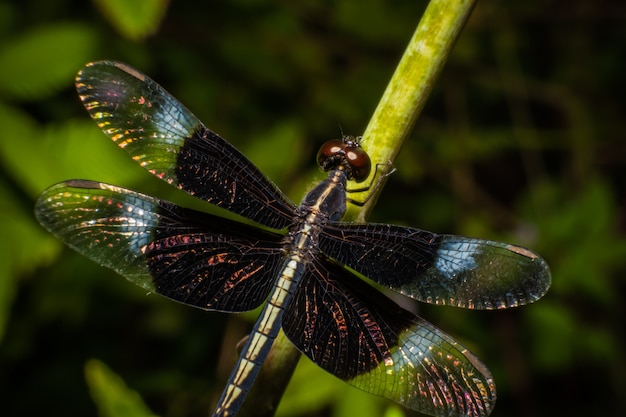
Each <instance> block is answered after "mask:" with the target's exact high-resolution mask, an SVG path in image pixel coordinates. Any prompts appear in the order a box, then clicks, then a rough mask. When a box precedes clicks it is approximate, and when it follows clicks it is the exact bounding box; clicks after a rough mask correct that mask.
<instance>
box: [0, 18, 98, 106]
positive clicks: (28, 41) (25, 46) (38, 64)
mask: <svg viewBox="0 0 626 417" xmlns="http://www.w3.org/2000/svg"><path fill="white" fill-rule="evenodd" d="M95 37H96V34H95V33H94V31H93V30H92V29H91V28H89V26H87V25H85V24H81V23H67V22H65V23H51V24H47V25H42V26H38V27H34V28H32V29H30V30H27V31H26V32H24V33H20V34H19V35H17V36H15V37H14V38H12V39H5V43H4V44H3V45H2V47H0V62H2V65H0V94H2V95H3V96H4V97H9V98H15V99H21V100H25V99H37V100H39V99H41V98H42V97H45V96H47V95H50V94H52V93H54V92H57V91H59V90H60V89H61V88H62V87H65V86H66V85H67V81H68V79H70V78H71V77H73V75H74V74H75V72H76V68H77V67H80V66H82V65H83V64H84V63H85V61H86V60H87V57H88V56H89V54H90V51H92V50H93V49H94V47H95ZM43 68H45V71H42V69H43Z"/></svg>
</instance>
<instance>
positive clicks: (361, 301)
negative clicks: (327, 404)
mask: <svg viewBox="0 0 626 417" xmlns="http://www.w3.org/2000/svg"><path fill="white" fill-rule="evenodd" d="M283 329H284V331H285V334H286V335H287V337H288V338H289V339H290V340H291V341H292V342H293V343H294V345H295V346H296V347H297V348H298V349H300V350H301V351H302V352H303V353H304V354H305V355H306V356H308V357H309V358H310V359H311V360H312V361H313V362H315V363H316V364H317V365H319V366H320V367H322V368H323V369H325V370H326V371H328V372H330V373H332V374H333V375H335V376H337V377H339V378H341V379H342V380H344V381H346V382H348V383H349V384H351V385H354V386H355V387H357V388H360V389H362V390H364V391H367V392H370V393H372V394H376V395H380V396H383V397H386V398H388V399H391V400H393V401H396V402H397V403H399V404H402V405H403V406H405V407H408V408H411V409H414V410H418V411H420V412H422V413H426V414H430V415H435V416H485V415H488V414H489V412H490V411H491V409H492V408H493V405H494V403H495V398H496V392H495V385H494V382H493V379H492V377H491V374H490V373H489V370H488V369H487V368H486V367H485V365H483V364H482V363H481V362H480V360H479V359H478V358H477V357H476V356H474V355H473V354H472V353H471V352H469V351H468V350H467V349H466V348H464V347H463V346H461V345H460V344H459V343H458V342H456V341H455V340H454V339H453V338H451V337H450V336H448V335H446V334H445V333H443V332H442V331H441V330H439V329H437V328H436V327H434V326H433V325H431V324H430V323H428V322H426V321H425V320H424V319H422V318H420V317H417V316H415V315H413V314H412V313H410V312H408V311H406V310H404V309H402V308H400V307H399V306H398V305H397V304H395V303H394V302H393V301H391V300H390V299H389V298H387V297H385V296H383V295H382V294H381V293H379V292H377V291H376V290H375V289H373V288H372V287H371V286H369V285H367V284H366V283H365V282H364V281H363V280H361V279H360V278H358V277H356V276H355V275H354V274H352V273H351V272H349V271H348V270H346V269H345V268H344V267H343V266H342V265H339V264H337V263H335V262H334V261H332V260H330V259H318V260H315V261H314V262H313V263H312V265H311V267H310V270H309V272H308V273H307V274H306V275H305V276H304V277H303V279H302V282H301V283H300V285H299V286H298V288H297V289H296V290H295V294H294V297H293V299H292V300H291V302H290V304H289V305H288V306H287V309H286V311H285V314H284V316H283Z"/></svg>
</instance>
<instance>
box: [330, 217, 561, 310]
mask: <svg viewBox="0 0 626 417" xmlns="http://www.w3.org/2000/svg"><path fill="white" fill-rule="evenodd" d="M319 248H320V250H321V251H322V252H324V253H325V254H327V255H328V256H330V257H331V258H334V259H336V260H337V261H339V262H341V263H344V264H346V265H347V266H349V267H350V268H352V269H354V270H355V271H357V272H359V273H361V274H363V275H364V276H366V277H368V278H370V279H371V280H373V281H376V282H378V283H379V284H381V285H383V286H385V287H388V288H390V289H392V290H394V291H398V292H400V293H401V294H404V295H406V296H408V297H411V298H414V299H416V300H419V301H422V302H426V303H433V304H446V305H453V306H457V307H465V308H472V309H493V308H507V307H515V306H518V305H522V304H527V303H531V302H533V301H535V300H537V299H539V298H540V297H541V296H543V295H544V294H545V293H546V291H547V290H548V288H549V287H550V270H549V268H548V265H547V264H546V263H545V261H544V260H543V259H541V258H540V257H539V256H538V255H537V254H535V253H533V252H531V251H529V250H528V249H524V248H522V247H519V246H515V245H509V244H506V243H498V242H491V241H487V240H478V239H470V238H464V237H460V236H453V235H436V234H434V233H430V232H426V231H423V230H419V229H414V228H410V227H401V226H393V225H386V224H354V223H332V224H329V225H327V226H326V227H324V230H323V231H322V233H321V235H320V239H319Z"/></svg>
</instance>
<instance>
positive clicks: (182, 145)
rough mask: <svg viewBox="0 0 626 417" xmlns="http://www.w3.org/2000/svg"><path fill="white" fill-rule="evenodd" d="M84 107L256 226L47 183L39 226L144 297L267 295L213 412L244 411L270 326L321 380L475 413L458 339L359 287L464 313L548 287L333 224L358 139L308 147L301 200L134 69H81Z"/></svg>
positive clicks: (199, 192) (503, 248)
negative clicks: (319, 174) (308, 172)
mask: <svg viewBox="0 0 626 417" xmlns="http://www.w3.org/2000/svg"><path fill="white" fill-rule="evenodd" d="M76 86H77V89H78V93H79V95H80V98H81V100H82V102H83V104H84V105H85V107H86V109H87V111H88V112H89V114H90V115H91V117H92V118H93V119H94V120H95V121H96V123H97V124H98V126H99V127H100V128H101V129H102V131H103V132H104V133H105V134H106V135H107V136H109V137H110V138H111V139H112V140H113V141H114V142H115V143H116V144H117V145H118V146H119V147H120V148H122V149H124V150H125V151H126V152H128V154H129V155H130V156H131V157H132V158H133V159H134V160H135V161H136V162H137V163H138V164H139V165H141V166H142V167H144V168H145V169H146V170H148V171H149V172H150V173H152V174H153V175H155V176H157V177H159V178H160V179H162V180H164V181H166V182H167V183H169V184H172V185H174V186H176V187H178V188H180V189H182V190H184V191H186V192H187V193H189V194H191V195H193V196H195V197H197V198H199V199H202V200H204V201H208V202H209V203H212V204H214V205H216V206H219V207H222V208H224V209H227V210H230V211H231V212H233V213H236V214H238V215H240V216H243V217H245V218H247V219H249V220H250V221H251V222H253V223H255V224H257V226H254V225H251V224H247V223H244V222H238V221H234V220H230V219H227V218H223V217H219V216H215V215H212V214H208V213H205V212H201V211H196V210H193V209H189V208H183V207H180V206H178V205H175V204H173V203H171V202H168V201H163V200H158V199H156V198H153V197H150V196H148V195H143V194H140V193H137V192H134V191H130V190H126V189H123V188H119V187H116V186H114V185H108V184H103V183H100V182H94V181H88V180H70V181H65V182H63V183H60V184H57V185H54V186H52V187H50V188H49V189H47V190H46V191H45V192H44V193H43V194H42V195H41V196H40V197H39V199H38V201H37V203H36V208H35V212H36V216H37V218H38V220H39V221H40V222H41V224H42V225H43V226H44V227H46V228H47V229H48V230H49V231H51V232H52V233H53V234H55V235H56V236H58V237H59V238H60V239H61V240H63V241H64V242H65V243H66V244H67V245H69V246H70V247H72V248H73V249H75V250H77V251H78V252H80V253H82V254H83V255H85V256H87V257H89V258H91V259H93V260H95V261H96V262H98V263H99V264H101V265H104V266H106V267H109V268H111V269H113V270H115V271H117V272H118V273H120V274H121V275H123V276H125V277H126V278H127V279H129V280H130V281H132V282H134V283H135V284H138V285H140V286H141V287H143V288H145V289H147V290H148V291H150V292H154V293H157V294H161V295H163V296H166V297H168V298H171V299H173V300H175V301H179V302H181V303H185V304H188V305H191V306H194V307H199V308H202V309H205V310H216V311H227V312H241V311H248V310H251V309H254V308H256V307H258V306H260V305H261V304H262V303H263V302H264V301H266V300H267V303H266V304H265V306H264V308H263V310H262V312H261V314H260V317H259V319H258V321H257V323H256V325H255V326H254V329H253V330H252V333H251V335H250V337H249V338H248V340H247V343H246V345H245V347H244V349H243V351H242V353H241V356H240V358H239V361H238V363H237V365H236V367H235V369H234V370H233V372H232V374H231V376H230V379H229V381H228V384H227V386H226V388H225V390H224V392H223V394H222V397H221V398H220V400H219V402H218V404H217V408H216V409H215V411H214V416H234V415H235V414H237V411H238V410H239V408H240V407H241V405H242V403H243V401H244V399H245V396H246V393H247V392H248V391H249V389H250V387H251V385H252V383H253V381H254V379H255V377H256V376H257V374H258V371H259V368H260V366H261V364H262V363H263V360H264V358H265V356H266V355H267V352H268V350H269V348H270V347H271V345H272V343H273V341H274V339H275V338H276V336H277V334H278V331H279V329H280V327H281V326H282V329H283V330H284V332H285V334H286V335H287V337H288V338H289V340H290V341H291V342H292V343H293V344H294V345H295V346H296V347H297V348H298V349H299V350H300V351H301V352H302V353H304V354H305V355H306V356H308V357H309V358H310V359H311V360H312V361H313V362H315V363H316V364H317V365H318V366H320V367H321V368H323V369H324V370H326V371H328V372H330V373H331V374H333V375H335V376H337V377H338V378H341V379H342V380H344V381H346V382H347V383H349V384H351V385H354V386H356V387H358V388H360V389H362V390H365V391H367V392H370V393H373V394H377V395H381V396H384V397H386V398H389V399H391V400H393V401H396V402H398V403H399V404H401V405H403V406H405V407H408V408H410V409H414V410H418V411H420V412H423V413H426V414H431V415H436V416H485V415H488V414H489V413H490V412H491V410H492V409H493V406H494V403H495V399H496V391H495V385H494V381H493V378H492V376H491V374H490V372H489V370H488V369H487V367H486V366H485V365H484V364H482V363H481V362H480V360H479V359H478V358H477V357H476V356H474V355H473V354H472V353H470V352H469V351H468V350H467V349H466V348H465V347H463V346H461V345H460V344H459V343H458V342H457V341H455V340H454V339H453V338H452V337H450V336H448V335H447V334H445V333H443V332H442V331H441V330H439V329H437V328H436V327H434V326H433V325H432V324H430V323H428V322H426V321H425V320H424V319H422V318H420V317H417V316H415V315H414V314H412V313H410V312H408V311H406V310H404V309H402V308H400V307H399V306H398V305H397V304H395V303H394V302H393V301H391V300H390V299H389V298H387V297H385V296H384V295H382V294H381V293H379V292H378V291H377V290H376V289H374V288H373V287H371V286H370V285H368V284H367V283H366V282H365V281H363V280H362V279H361V276H364V277H367V278H369V279H371V280H373V281H375V282H377V283H378V284H380V285H382V286H384V287H387V288H390V289H392V290H394V291H397V292H399V293H401V294H403V295H405V296H407V297H411V298H414V299H416V300H419V301H422V302H426V303H433V304H440V305H452V306H457V307H464V308H470V309H500V308H508V307H515V306H519V305H522V304H527V303H531V302H533V301H535V300H537V299H538V298H540V297H541V296H543V294H545V292H546V291H547V289H548V287H549V286H550V272H549V269H548V266H547V265H546V263H545V262H544V261H543V259H541V258H540V257H539V256H538V255H536V254H535V253H533V252H531V251H530V250H528V249H524V248H522V247H519V246H515V245H510V244H506V243H497V242H492V241H487V240H478V239H470V238H465V237H459V236H452V235H437V234H434V233H430V232H427V231H424V230H420V229H415V228H411V227H403V226H393V225H388V224H359V223H349V222H342V221H341V218H342V217H343V215H344V213H345V210H346V203H347V202H349V201H351V200H350V199H349V198H347V194H346V193H348V192H350V190H349V189H347V188H346V184H347V182H348V181H351V180H353V181H356V182H357V183H358V182H361V183H363V182H364V180H365V179H366V178H367V177H368V176H369V175H370V170H371V162H370V160H369V157H368V155H367V154H366V153H365V151H364V150H363V149H362V148H361V147H360V146H359V143H358V141H356V140H354V139H352V138H349V137H345V138H343V139H342V140H334V141H329V142H327V143H326V144H324V145H323V146H322V148H321V150H320V151H319V153H318V157H317V159H318V163H319V164H320V166H321V168H322V169H323V170H325V171H328V177H327V178H326V179H325V180H324V181H322V182H321V183H319V184H318V185H316V186H315V187H314V188H312V189H311V191H309V192H308V193H307V195H306V196H305V197H304V200H303V201H302V203H301V204H300V205H299V206H296V205H295V204H294V203H292V202H291V201H290V200H289V199H288V198H287V197H286V196H285V195H284V194H283V193H282V192H281V191H280V190H279V189H278V188H277V187H276V186H275V185H274V184H273V183H272V182H271V181H270V180H269V179H268V178H267V177H265V175H263V173H261V172H260V171H259V169H258V168H256V167H255V166H254V165H253V164H252V163H251V162H250V161H248V159H246V158H245V157H244V156H243V155H242V154H241V153H240V152H239V151H237V150H236V149H235V148H234V147H233V146H232V145H230V144H229V143H228V142H226V141H225V140H224V139H222V138H221V137H219V136H218V135H217V134H215V133H214V132H212V131H211V130H209V129H207V128H206V127H205V126H204V125H203V124H202V123H201V122H200V120H198V119H197V118H196V117H195V116H194V115H193V114H192V113H191V112H190V111H189V110H188V109H187V108H185V107H184V106H183V105H182V104H181V103H179V102H178V101H177V100H176V99H175V98H174V97H172V96H171V95H170V94H169V93H167V92H166V91H165V90H164V89H163V88H162V87H161V86H159V85H158V84H157V83H155V82H154V81H153V80H151V79H150V78H149V77H147V76H146V75H144V74H142V73H140V72H139V71H137V70H135V69H133V68H131V67H129V66H127V65H125V64H122V63H118V62H111V61H101V62H94V63H91V64H88V65H87V66H86V67H85V68H83V69H82V70H81V71H80V73H79V74H78V76H77V80H76Z"/></svg>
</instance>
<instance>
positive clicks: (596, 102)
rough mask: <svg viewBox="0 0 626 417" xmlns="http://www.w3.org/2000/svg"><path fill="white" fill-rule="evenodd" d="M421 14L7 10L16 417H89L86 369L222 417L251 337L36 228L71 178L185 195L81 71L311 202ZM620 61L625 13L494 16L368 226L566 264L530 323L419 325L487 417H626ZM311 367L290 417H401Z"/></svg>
mask: <svg viewBox="0 0 626 417" xmlns="http://www.w3.org/2000/svg"><path fill="white" fill-rule="evenodd" d="M102 3H108V4H110V2H106V1H103V2H102ZM129 3H130V2H129ZM425 4H426V2H425V1H418V2H416V1H409V0H406V1H383V0H373V1H362V0H340V1H336V2H315V1H311V0H308V1H302V2H289V1H281V2H279V1H275V2H269V1H261V0H256V1H255V0H237V1H231V2H225V1H222V2H198V1H190V0H186V1H184V0H180V1H174V2H172V3H171V4H170V5H169V7H168V8H167V10H166V11H165V14H164V16H163V20H162V22H161V23H160V25H158V27H157V26H156V25H157V23H156V22H157V20H156V19H152V18H150V17H149V15H148V14H147V13H145V12H134V13H126V15H124V13H122V15H121V16H122V17H123V16H126V18H128V22H129V23H128V24H127V26H124V25H122V24H121V23H120V22H121V20H122V17H120V16H117V17H115V16H114V15H113V14H111V12H110V11H109V12H107V9H106V8H104V7H101V8H98V7H97V6H96V5H95V4H94V3H91V2H84V1H71V0H48V1H46V2H41V1H37V0H20V1H16V0H13V1H2V2H0V158H1V165H0V254H1V255H0V259H1V262H0V337H1V339H0V340H1V344H0V415H3V416H35V415H36V416H42V415H55V416H56V415H59V416H60V415H63V416H68V417H69V416H91V415H97V413H98V409H97V407H96V405H95V403H94V402H93V401H92V398H91V397H90V391H89V388H88V385H87V383H86V381H85V373H84V368H85V364H86V363H87V361H88V360H90V359H91V358H97V359H99V360H101V361H103V362H104V363H106V364H107V365H108V366H109V367H110V368H111V369H112V370H113V371H114V372H116V373H117V374H118V375H119V376H120V377H122V378H123V379H124V381H125V382H126V384H128V386H129V387H130V388H132V389H134V390H137V391H138V392H139V393H140V395H141V396H142V398H143V399H144V400H145V401H146V403H147V405H148V406H149V407H150V409H151V410H152V411H153V412H154V413H156V414H159V415H161V416H172V417H178V416H204V415H207V414H208V411H209V409H210V407H211V406H212V404H214V402H215V401H216V399H217V396H218V395H219V393H220V391H221V389H222V388H223V386H224V383H225V378H226V377H227V375H228V373H229V372H230V368H231V367H232V364H233V360H234V354H233V346H234V344H235V343H236V342H237V340H239V339H240V338H241V337H242V336H244V335H245V334H246V333H247V331H248V329H249V327H250V325H251V323H252V320H253V319H254V315H240V316H234V315H226V314H219V313H205V312H201V311H197V310H194V309H192V308H187V307H185V306H181V305H178V304H176V303H173V302H169V301H167V300H165V299H162V298H160V297H158V296H154V295H148V296H146V294H145V291H143V290H141V289H139V288H137V287H135V286H133V285H132V284H130V283H128V282H126V281H125V280H124V279H122V278H121V277H119V276H116V275H115V274H114V273H112V272H110V271H108V270H104V269H103V268H100V267H98V266H97V265H95V264H93V263H92V262H90V261H88V260H86V259H85V258H82V257H81V256H79V255H77V254H75V253H74V252H72V251H71V250H69V249H67V248H65V247H64V246H63V245H62V244H61V243H60V242H58V241H56V240H55V239H53V238H52V237H51V236H49V235H48V234H47V233H45V232H44V231H43V230H42V229H41V228H40V227H39V226H38V224H37V223H36V222H35V220H34V218H33V215H32V206H33V203H34V200H35V198H36V196H37V195H38V193H39V192H41V191H42V190H43V189H44V188H45V187H47V186H48V185H51V184H53V183H55V182H58V181H61V180H63V179H69V178H88V179H95V180H101V181H107V182H111V183H114V184H118V185H122V186H125V187H129V188H133V189H138V190H141V191H144V192H148V193H152V194H156V195H159V196H162V197H170V196H171V194H172V193H171V190H169V189H168V188H167V186H163V185H161V184H159V183H158V181H155V180H154V179H152V178H150V175H149V174H147V173H145V172H143V171H142V170H141V169H140V168H138V167H136V166H134V164H133V163H132V162H131V161H129V160H128V158H127V157H126V155H125V154H124V153H123V152H122V151H119V150H118V149H117V148H116V147H115V146H114V145H113V144H111V143H109V141H108V140H107V139H106V138H105V137H104V136H103V135H102V134H101V133H100V132H99V131H98V129H97V128H96V126H95V124H94V123H93V122H92V121H91V120H90V119H89V117H88V115H87V113H86V112H85V111H84V109H83V108H82V106H81V104H80V102H79V100H78V97H77V95H76V93H75V91H74V88H73V76H74V75H75V73H76V72H77V71H78V70H79V69H80V68H81V67H82V65H84V64H85V63H86V62H88V61H92V60H97V59H116V60H121V61H125V62H127V63H129V64H131V65H133V66H135V67H137V68H138V69H140V70H141V71H143V72H145V73H147V74H149V75H150V76H151V77H152V78H154V79H155V80H157V81H158V82H159V83H161V84H162V85H163V86H164V87H165V88H167V89H168V90H169V91H170V92H172V93H173V94H174V96H176V97H178V98H179V99H180V100H181V101H182V102H183V103H185V104H186V105H187V106H188V107H189V108H190V109H191V110H192V111H193V112H194V113H195V114H196V115H197V116H198V117H199V118H200V119H202V120H203V121H204V122H205V123H206V125H207V126H209V127H211V128H212V129H213V130H215V131H217V132H218V133H220V134H221V135H222V136H224V137H225V138H227V139H228V140H229V141H231V142H232V143H233V144H235V146H237V147H238V148H239V149H241V150H242V151H243V152H244V154H246V155H247V156H249V158H250V159H251V160H253V161H254V162H255V163H256V164H258V165H259V166H260V167H261V168H262V170H263V171H264V172H266V173H267V174H268V175H269V176H270V177H271V178H272V179H273V180H274V181H275V182H277V183H278V184H279V185H280V186H281V187H282V188H283V189H284V190H285V191H286V192H287V193H288V194H289V196H290V197H291V198H292V199H293V200H294V201H299V199H300V198H301V196H302V195H303V193H304V191H305V190H306V187H307V186H308V185H310V184H311V182H312V181H313V179H314V178H315V176H316V175H317V174H316V172H317V168H316V167H315V164H314V162H313V161H314V155H315V152H316V149H317V147H318V146H319V145H320V144H321V143H322V142H324V141H325V140H326V139H328V138H331V137H338V136H339V135H340V129H342V130H343V131H344V132H345V133H349V134H360V133H362V131H363V130H364V128H365V126H366V124H367V122H368V119H369V117H370V115H371V114H372V112H373V110H374V108H375V106H376V104H377V102H378V100H379V98H380V96H381V94H382V92H383V90H384V88H385V85H386V83H387V82H388V80H389V78H390V76H391V74H392V72H393V70H394V68H395V65H396V63H397V61H398V59H399V58H400V56H401V54H402V51H403V49H404V47H405V46H406V44H407V43H408V40H409V38H410V36H411V35H412V33H413V31H414V30H415V27H416V25H417V22H418V20H419V17H420V15H421V13H422V11H423V10H424V8H425ZM151 25H152V26H154V28H155V29H154V30H155V32H154V34H153V35H151V36H144V35H145V34H146V31H148V32H149V28H150V26H151ZM145 28H147V29H145ZM625 63H626V5H624V4H623V3H622V2H608V1H604V2H603V1H599V2H590V1H587V0H574V1H559V2H557V1H538V0H535V1H512V0H507V1H503V0H500V1H483V2H480V3H479V4H478V6H477V8H476V9H475V10H474V12H473V14H472V17H471V19H470V20H469V22H468V24H467V26H466V28H465V29H464V31H463V33H462V36H461V38H460V40H459V42H458V43H457V45H456V47H455V49H454V51H453V54H452V56H451V58H450V60H449V62H448V63H447V65H446V68H445V69H444V72H443V74H442V76H441V78H440V79H439V80H438V82H437V84H436V86H435V88H434V92H433V94H432V97H431V98H430V100H429V102H428V104H427V106H426V108H425V109H424V112H423V114H422V115H421V117H420V118H419V119H418V121H417V124H416V127H415V129H414V130H413V133H412V134H411V137H410V138H409V139H408V140H407V142H406V144H405V146H404V148H403V149H402V151H401V154H400V157H399V159H398V160H397V161H396V164H395V165H396V167H397V172H396V173H395V174H394V175H393V176H392V177H391V178H390V180H389V182H388V184H387V187H386V189H385V191H384V192H383V195H382V198H381V199H380V201H379V204H378V205H377V207H376V209H375V210H374V212H373V218H372V220H377V221H384V222H390V223H402V224H408V225H413V226H417V227H422V228H425V229H428V230H432V231H435V232H442V233H456V234H463V235H470V236H474V237H480V238H489V239H497V240H502V241H508V242H511V243H516V244H520V245H524V246H528V247H530V248H532V249H534V250H536V251H537V252H539V253H540V254H541V255H542V256H543V257H544V258H545V259H546V260H547V261H548V263H549V264H550V266H551V268H552V272H553V286H552V289H551V290H550V292H549V293H548V295H547V296H546V297H545V298H543V299H542V300H540V301H539V302H537V303H536V304H534V305H531V306H526V307H523V308H519V309H515V310H510V311H495V312H493V311H492V312H475V311H464V310H460V309H455V308H449V307H434V306H426V305H418V306H417V308H418V309H419V312H420V314H421V315H423V316H424V317H425V318H427V319H428V320H429V321H431V322H433V323H435V324H436V325H438V326H439V327H441V328H442V329H444V330H445V331H447V332H448V333H450V334H452V335H453V336H455V337H457V338H458V339H459V340H460V341H462V343H463V344H465V345H466V346H468V347H469V348H470V349H472V350H473V351H474V352H475V353H476V354H477V355H478V356H479V357H480V358H482V359H483V361H484V362H485V363H486V364H487V365H488V366H489V368H490V369H491V370H492V372H493V374H494V377H495V380H496V384H497V386H498V395H499V399H498V403H497V405H496V409H495V411H494V413H493V415H494V416H520V417H522V416H524V417H530V416H554V415H568V416H598V415H603V414H609V415H614V413H615V412H618V411H619V410H622V411H623V400H622V397H623V395H624V392H626V359H625V356H624V353H626V352H625V349H624V339H625V336H624V333H625V332H624V324H623V317H625V316H626V314H625V313H626V311H625V310H626V309H625V308H624V301H623V297H624V295H625V294H626V291H625V289H626V285H625V280H624V273H626V261H625V260H626V240H625V239H624V229H625V219H624V215H625V214H626V211H625V209H624V203H625V201H624V200H625V195H626V194H625V191H626V190H625V188H626V181H625V179H626V163H625V162H626V142H625V141H624V133H623V132H624V130H625V129H624V128H625V126H624V125H625V122H624V120H625V114H624V109H625V108H624V94H625V93H626V81H625V75H624V74H625V73H626V72H625V69H626V65H625ZM389 273H390V274H391V273H393V271H389ZM301 362H302V363H301V366H300V367H299V369H298V370H297V372H296V374H295V376H294V379H293V380H292V383H291V385H290V387H289V389H288V392H287V395H286V396H285V398H284V400H283V403H282V404H281V407H282V408H281V409H280V410H279V414H281V415H283V416H300V415H301V416H383V415H387V416H397V415H403V414H402V413H404V410H403V409H401V408H400V407H398V406H395V405H393V404H391V403H389V402H387V401H384V400H381V399H379V398H376V397H374V396H371V395H367V394H362V393H360V392H358V391H356V390H354V389H352V388H350V387H348V386H347V385H346V384H343V383H341V382H340V381H337V380H335V379H333V378H332V377H329V376H328V375H327V374H325V373H324V372H323V371H321V370H319V369H317V368H316V367H314V366H312V365H311V364H310V363H309V362H308V361H307V360H306V359H303V360H302V361H301ZM102 415H113V414H106V413H103V414H102ZM118 415H122V414H118Z"/></svg>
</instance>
